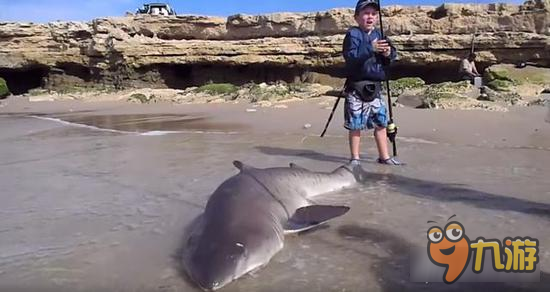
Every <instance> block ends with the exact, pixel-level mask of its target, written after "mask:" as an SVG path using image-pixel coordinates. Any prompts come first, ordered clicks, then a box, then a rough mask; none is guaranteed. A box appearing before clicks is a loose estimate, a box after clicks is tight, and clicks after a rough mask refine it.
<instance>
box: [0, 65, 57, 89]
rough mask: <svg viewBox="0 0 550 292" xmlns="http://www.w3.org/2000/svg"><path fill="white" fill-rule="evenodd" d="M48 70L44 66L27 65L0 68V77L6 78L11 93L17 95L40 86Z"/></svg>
mask: <svg viewBox="0 0 550 292" xmlns="http://www.w3.org/2000/svg"><path fill="white" fill-rule="evenodd" d="M48 71H49V70H48V67H46V66H29V67H25V68H18V69H11V68H0V77H2V78H3V79H4V80H6V83H7V84H8V88H9V89H10V91H11V93H12V94H14V95H18V94H25V93H28V92H29V90H31V89H34V88H40V87H42V86H43V85H44V78H45V77H46V76H48Z"/></svg>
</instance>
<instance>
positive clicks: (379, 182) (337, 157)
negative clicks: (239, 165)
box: [0, 98, 550, 291]
mask: <svg viewBox="0 0 550 292" xmlns="http://www.w3.org/2000/svg"><path fill="white" fill-rule="evenodd" d="M333 102H334V99H329V98H321V99H313V100H308V101H302V102H290V103H287V104H286V105H287V108H274V107H258V106H256V107H255V106H253V105H252V104H242V103H241V104H202V105H201V104H195V105H172V104H167V103H166V104H165V103H158V104H151V105H138V104H129V103H124V102H94V103H90V102H89V103H85V102H77V101H63V102H61V101H59V102H33V103H31V102H28V101H25V100H24V99H21V98H11V99H8V100H4V101H2V105H1V107H0V125H1V126H0V129H1V131H0V149H1V151H0V182H1V184H0V196H1V197H0V202H2V203H1V207H0V291H27V290H28V291H104V290H108V291H115V290H116V291H198V290H197V289H196V288H195V286H193V285H192V284H191V283H189V282H188V281H187V279H186V277H185V276H184V275H182V273H181V269H180V268H179V266H178V260H177V258H178V249H179V248H181V245H182V242H181V237H182V235H183V230H184V228H185V227H186V226H187V224H188V223H189V222H190V221H191V220H192V219H193V218H194V217H195V216H197V215H198V214H200V213H201V212H202V210H203V208H204V206H205V203H206V201H207V200H208V197H209V196H210V194H211V193H212V192H213V191H214V190H215V188H216V187H217V186H219V185H220V184H221V183H222V182H223V181H224V180H225V179H227V178H229V177H230V176H232V175H234V174H236V173H237V170H236V169H235V168H234V167H233V165H232V163H231V162H232V161H233V160H241V161H243V162H245V163H247V164H250V165H253V166H256V167H273V166H285V165H288V163H289V162H295V163H297V164H299V165H301V166H303V167H306V168H309V169H312V170H316V171H331V170H333V169H335V168H336V167H338V166H339V165H341V164H343V163H345V162H347V157H348V155H349V154H348V146H347V132H346V131H345V129H343V127H342V116H343V114H342V109H343V103H340V107H339V108H338V110H337V112H336V114H335V117H334V120H333V121H332V124H331V127H330V129H329V131H328V133H327V136H326V137H324V138H320V137H319V133H320V132H321V131H322V129H323V127H324V124H325V122H326V120H327V118H328V115H329V113H330V109H331V108H332V103H333ZM549 114H550V113H549V109H548V108H545V107H540V106H538V107H517V108H511V109H510V110H509V111H508V112H488V111H481V110H470V111H458V110H417V109H411V108H396V109H395V116H396V121H397V124H398V126H399V139H398V140H397V143H398V150H399V158H400V159H401V160H403V161H405V162H406V163H407V165H406V166H404V167H388V166H381V165H378V164H376V163H374V159H375V158H376V155H375V146H374V140H373V139H372V138H371V133H368V135H367V136H366V137H368V138H367V139H364V140H365V141H363V143H362V144H363V147H362V152H363V157H364V158H365V161H364V162H363V166H364V168H365V169H366V170H367V171H369V172H371V177H370V179H369V181H368V182H367V183H365V184H363V185H360V186H357V187H355V188H353V189H349V190H345V191H342V192H338V193H336V194H331V195H330V196H328V197H324V198H322V199H319V200H320V201H321V202H324V203H332V204H344V205H348V206H351V211H350V212H349V213H348V214H346V215H345V216H342V217H340V218H338V219H336V220H334V221H331V222H330V223H329V224H328V225H327V226H325V227H323V228H320V229H318V230H315V231H312V232H308V233H306V234H301V235H298V236H289V237H287V239H286V241H285V248H284V249H283V251H281V252H280V253H279V254H277V255H276V256H275V257H274V258H273V260H272V261H271V262H270V263H269V264H268V265H267V266H266V267H265V268H263V269H261V270H260V271H258V272H256V273H255V274H254V275H249V276H245V277H243V278H242V279H239V280H237V281H235V282H234V283H232V284H230V285H228V286H227V287H225V288H224V289H223V290H222V291H283V290H286V291H396V290H418V291H420V290H430V291H442V290H445V291H446V290H453V291H462V290H466V289H467V290H470V291H481V290H483V291H487V290H488V289H489V290H501V291H506V290H514V289H516V290H517V289H527V290H533V291H549V290H550V229H549V228H548V226H549V225H548V223H549V221H550V180H549V179H548V177H549V176H550V121H549V120H550V119H549ZM454 214H456V215H457V216H456V217H455V219H454V220H457V221H459V222H460V223H462V224H463V225H464V227H465V230H466V234H467V235H468V236H469V238H470V239H472V240H473V239H475V238H477V237H480V236H483V237H485V238H496V239H500V240H502V239H504V238H505V237H508V236H511V237H515V236H522V237H524V236H530V237H533V238H537V239H538V240H539V244H540V247H539V248H540V251H539V256H540V262H539V267H540V268H541V271H542V276H543V279H542V282H541V283H456V284H453V285H446V284H443V283H429V284H426V283H412V282H410V281H409V249H410V248H411V247H419V246H420V247H422V246H426V244H427V239H426V232H427V229H428V228H429V227H431V226H432V225H433V224H426V221H428V220H434V221H437V222H440V225H441V227H444V225H445V223H446V221H447V219H448V218H449V217H450V216H452V215H454ZM251 219H253V218H251Z"/></svg>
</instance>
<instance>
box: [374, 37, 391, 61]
mask: <svg viewBox="0 0 550 292" xmlns="http://www.w3.org/2000/svg"><path fill="white" fill-rule="evenodd" d="M372 47H373V48H374V51H375V52H376V53H379V54H382V55H383V56H384V57H389V56H390V55H391V47H390V45H389V44H388V42H387V41H386V40H378V39H375V40H374V41H372Z"/></svg>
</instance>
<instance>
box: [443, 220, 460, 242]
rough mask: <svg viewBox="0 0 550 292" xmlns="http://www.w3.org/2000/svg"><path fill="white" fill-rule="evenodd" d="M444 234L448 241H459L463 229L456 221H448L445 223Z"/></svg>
mask: <svg viewBox="0 0 550 292" xmlns="http://www.w3.org/2000/svg"><path fill="white" fill-rule="evenodd" d="M445 234H446V235H447V238H448V239H449V240H450V241H459V240H460V239H462V236H463V235H464V229H463V228H462V226H461V225H459V224H458V223H454V222H452V223H450V224H449V225H447V228H446V231H445Z"/></svg>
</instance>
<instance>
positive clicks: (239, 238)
mask: <svg viewBox="0 0 550 292" xmlns="http://www.w3.org/2000/svg"><path fill="white" fill-rule="evenodd" d="M250 222H254V221H253V220H251V221H250ZM216 223H217V224H216V226H205V227H206V228H205V229H204V231H203V232H202V234H201V235H200V236H198V237H197V238H191V239H190V240H189V241H188V243H187V249H188V250H189V253H188V255H187V258H186V259H184V260H186V266H187V272H188V274H189V276H190V277H191V278H192V280H193V281H194V282H196V283H197V284H198V285H199V286H200V287H201V288H202V289H203V290H207V291H213V290H217V289H220V288H222V287H223V286H225V285H227V284H229V283H230V282H232V281H233V280H235V279H237V278H239V277H241V276H243V275H245V274H247V273H249V272H251V271H253V270H255V269H256V268H259V267H260V266H262V265H264V264H265V263H267V262H268V261H269V259H270V258H271V257H272V256H273V255H274V254H275V253H276V252H277V251H278V250H279V249H280V248H282V240H277V239H276V236H273V233H271V234H269V233H267V232H266V230H262V228H253V227H252V226H251V224H249V223H245V224H235V222H220V221H218V222H216ZM237 225H240V226H237ZM260 226H263V225H260ZM265 226H268V225H265ZM232 227H236V228H232Z"/></svg>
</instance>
